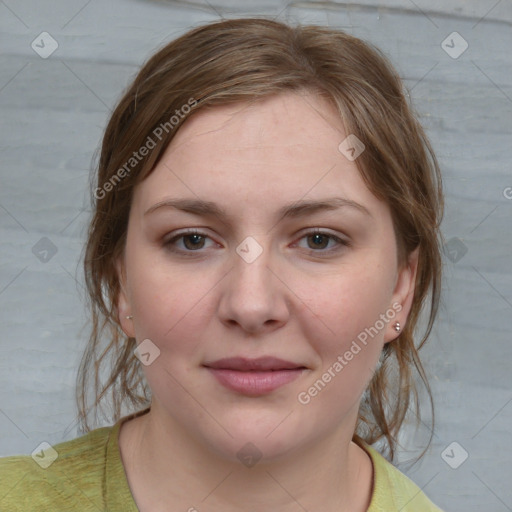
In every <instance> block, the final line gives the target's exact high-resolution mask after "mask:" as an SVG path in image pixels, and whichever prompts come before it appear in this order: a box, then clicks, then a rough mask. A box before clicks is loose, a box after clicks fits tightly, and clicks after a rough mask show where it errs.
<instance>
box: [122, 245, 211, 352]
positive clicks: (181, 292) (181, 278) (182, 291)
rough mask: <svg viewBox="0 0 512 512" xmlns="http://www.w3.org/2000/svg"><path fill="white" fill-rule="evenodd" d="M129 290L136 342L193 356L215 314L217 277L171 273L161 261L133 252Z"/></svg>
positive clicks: (130, 262)
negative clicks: (213, 303)
mask: <svg viewBox="0 0 512 512" xmlns="http://www.w3.org/2000/svg"><path fill="white" fill-rule="evenodd" d="M128 264H129V265H130V266H131V268H130V267H129V268H128V271H129V272H131V273H130V274H129V275H130V276H131V280H130V290H131V303H132V310H133V315H134V318H135V321H134V326H135V331H136V338H137V341H138V342H140V341H142V340H143V339H146V338H149V339H151V340H152V341H153V342H154V343H155V344H157V345H158V346H159V347H160V349H161V350H166V351H173V352H179V351H181V352H184V351H187V352H191V351H192V348H193V347H194V346H195V345H196V343H195V339H196V338H197V337H198V336H199V333H201V332H204V328H205V323H206V322H207V321H208V316H209V315H210V314H211V311H212V308H213V306H212V304H211V295H212V294H209V293H208V291H209V290H211V289H213V288H214V284H215V279H214V278H213V277H214V276H210V275H209V274H207V273H195V274H192V275H191V274H190V273H189V272H180V271H176V270H173V271H170V268H169V264H168V263H166V262H165V261H162V258H154V257H153V258H151V255H149V254H145V253H144V252H143V251H140V252H139V253H137V252H136V251H134V252H132V258H131V261H129V262H128Z"/></svg>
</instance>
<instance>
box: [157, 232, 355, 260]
mask: <svg viewBox="0 0 512 512" xmlns="http://www.w3.org/2000/svg"><path fill="white" fill-rule="evenodd" d="M192 235H197V236H200V237H202V238H204V239H206V238H209V239H211V238H210V237H209V236H208V235H207V234H206V233H202V232H201V231H198V230H189V231H184V232H182V233H179V234H177V235H175V236H173V237H172V238H170V239H169V240H167V241H165V242H164V246H165V247H166V248H168V249H169V250H170V251H171V252H174V253H179V254H183V255H187V256H193V255H194V253H196V252H197V253H200V252H201V249H202V248H201V249H198V250H197V251H194V250H187V249H176V247H175V244H176V242H177V241H178V240H180V239H182V238H185V237H187V236H192ZM315 235H321V236H323V237H328V238H329V241H331V240H333V241H335V242H336V243H337V244H338V247H335V248H331V249H328V250H324V249H321V250H315V249H306V251H308V252H309V253H310V254H314V255H315V256H322V254H321V253H323V254H325V255H330V254H331V253H333V252H336V251H339V250H340V249H341V248H342V247H350V245H351V244H350V243H349V242H348V241H347V240H344V239H342V238H340V237H338V236H336V235H333V234H332V233H328V232H326V231H322V230H320V229H314V230H311V231H308V232H306V233H304V234H303V235H302V236H301V237H300V238H299V240H302V239H303V238H308V237H310V236H315Z"/></svg>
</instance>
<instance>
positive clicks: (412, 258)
mask: <svg viewBox="0 0 512 512" xmlns="http://www.w3.org/2000/svg"><path fill="white" fill-rule="evenodd" d="M418 259H419V247H417V248H416V249H414V251H413V252H411V254H410V255H409V257H408V258H407V262H406V263H404V265H402V267H401V268H400V269H398V277H397V281H396V285H395V289H394V291H393V297H392V300H391V304H392V305H393V307H392V309H393V310H394V311H396V316H395V317H394V318H393V319H392V320H391V321H390V322H389V323H388V326H387V329H386V333H385V335H384V343H388V342H390V341H392V340H394V339H396V338H397V337H398V336H399V334H400V332H399V331H396V330H395V327H394V326H395V323H396V322H399V323H400V327H401V329H400V330H401V331H402V330H403V329H404V326H405V324H406V322H407V317H408V316H409V311H410V310H411V306H412V301H413V298H414V289H415V285H416V273H417V271H418Z"/></svg>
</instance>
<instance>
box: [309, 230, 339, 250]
mask: <svg viewBox="0 0 512 512" xmlns="http://www.w3.org/2000/svg"><path fill="white" fill-rule="evenodd" d="M331 238H333V237H332V236H330V235H326V234H322V233H315V234H313V235H308V237H307V239H308V246H309V248H310V249H325V248H326V247H327V245H328V244H329V241H330V239H331ZM309 242H311V243H309Z"/></svg>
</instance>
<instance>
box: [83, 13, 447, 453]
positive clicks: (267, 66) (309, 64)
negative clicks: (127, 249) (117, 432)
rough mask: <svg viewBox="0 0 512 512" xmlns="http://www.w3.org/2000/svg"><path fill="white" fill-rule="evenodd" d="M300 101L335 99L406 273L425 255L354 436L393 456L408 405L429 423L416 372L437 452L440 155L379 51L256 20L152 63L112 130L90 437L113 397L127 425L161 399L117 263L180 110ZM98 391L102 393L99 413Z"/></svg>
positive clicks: (96, 259)
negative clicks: (95, 418) (141, 355)
mask: <svg viewBox="0 0 512 512" xmlns="http://www.w3.org/2000/svg"><path fill="white" fill-rule="evenodd" d="M293 91H296V92H299V91H302V92H303V91H306V92H313V93H315V94H317V95H320V96H321V97H323V98H325V99H327V100H328V101H330V102H331V104H332V105H333V106H334V107H335V108H336V110H337V111H338V112H339V115H340V118H341V121H342V123H343V126H344V128H345V131H346V133H347V134H355V135H356V136H357V137H358V138H359V139H360V140H361V141H362V142H363V143H364V144H365V146H366V149H365V151H364V152H363V153H362V154H361V155H360V156H359V157H358V158H357V161H356V163H357V165H358V168H359V170H360V172H361V175H362V177H363V179H364V181H365V183H366V184H367V186H368V188H369V189H370V190H371V191H372V192H373V193H374V195H375V196H376V197H378V198H379V199H382V200H383V201H385V202H386V203H387V204H388V205H389V208H390V210H391V215H392V219H393V224H394V228H395V233H396V238H397V247H398V254H399V264H400V265H402V264H405V262H406V260H407V256H408V255H409V254H410V253H411V252H412V251H413V250H414V249H415V248H417V247H419V262H418V270H417V276H416V283H415V292H414V299H413V303H412V307H411V311H410V314H409V317H408V320H407V323H406V325H405V327H404V329H403V330H402V332H401V333H400V335H399V336H398V337H397V338H396V339H395V340H393V341H391V342H389V343H387V344H386V345H385V346H384V350H383V352H382V355H381V363H382V364H381V365H380V366H379V367H378V368H377V370H376V372H375V374H374V376H373V378H372V380H371V382H370V384H369V387H368V389H367V391H366V393H365V394H364V395H363V399H362V401H361V406H360V411H359V418H358V423H357V428H356V431H355V433H354V436H353V440H354V442H356V443H359V444H361V443H362V442H363V441H364V442H366V443H368V444H370V445H371V444H374V443H376V442H377V441H383V442H384V444H385V448H386V449H387V450H388V452H389V455H388V458H389V459H390V460H393V458H394V454H395V451H396V448H397V443H398V441H397V436H398V433H399V430H400V428H401V426H402V424H403V422H404V420H405V418H406V413H407V411H408V409H409V407H410V405H411V400H412V401H413V403H414V404H415V407H416V411H417V416H419V412H420V411H419V400H418V392H417V388H416V385H415V380H416V377H417V375H419V377H420V379H421V380H422V381H423V383H424V385H425V386H426V390H427V392H428V396H429V399H430V405H431V412H432V424H431V430H430V432H431V434H430V439H429V443H428V444H430V441H431V439H432V434H433V425H434V409H433V401H432V394H431V391H430V387H429V384H428V380H427V377H426V374H425V371H424V369H423V366H422V364H421V361H420V358H419V356H418V350H419V349H420V348H421V347H422V346H423V344H424V343H425V341H426V339H427V337H428V336H429V334H430V332H431V329H432V325H433V322H434V319H435V316H436V314H437V310H438V305H439V294H440V288H441V286H440V285H441V252H440V240H439V224H440V221H441V217H442V209H443V198H442V189H441V176H440V171H439V166H438V164H437V161H436V157H435V155H434V153H433V151H432V148H431V146H430V144H429V141H428V139H427V138H426V136H425V133H424V131H423V129H422V127H421V126H420V124H419V123H418V121H417V119H416V116H415V114H414V113H413V112H412V110H411V107H410V106H409V102H408V100H407V98H406V94H404V91H403V90H402V83H401V80H400V78H399V77H398V75H397V73H396V71H395V70H394V69H393V67H392V66H391V65H390V64H389V62H388V61H387V59H386V57H385V56H384V55H383V54H382V53H381V52H380V51H379V50H378V49H376V48H373V47H372V46H371V45H369V44H367V43H365V42H363V41H361V40H360V39H358V38H355V37H353V36H350V35H348V34H346V33H344V32H342V31H340V30H336V29H331V28H327V27H319V26H296V27H292V26H289V25H285V24H283V23H280V22H277V21H273V20H268V19H256V18H254V19H232V20H224V21H218V22H214V23H211V24H208V25H204V26H200V27H198V28H195V29H192V30H190V31H189V32H187V33H185V34H184V35H182V36H181V37H179V38H178V39H176V40H174V41H172V42H170V43H169V44H167V45H166V46H164V47H163V48H162V49H161V50H159V51H158V52H157V53H156V54H155V55H154V56H152V57H151V58H150V59H149V60H148V61H147V63H146V64H145V65H144V66H143V67H142V69H141V70H140V72H139V73H138V74H137V76H136V77H135V80H134V81H133V83H132V84H131V85H130V86H129V87H128V89H127V90H126V92H125V93H124V95H123V97H122V98H121V100H120V102H119V104H118V105H117V107H116V109H115V110H114V112H113V114H112V116H111V118H110V121H109V123H108V125H107V128H106V131H105V134H104V138H103V142H102V146H101V153H100V158H99V164H98V168H97V174H96V175H95V183H94V185H93V186H94V187H95V192H94V194H93V195H94V199H93V203H94V211H93V216H92V219H91V222H90V225H89V231H88V240H87V244H86V247H85V255H84V270H85V280H86V285H87V292H88V298H89V302H90V304H89V305H90V308H91V313H92V325H91V333H90V339H89V342H88V344H87V347H86V350H85V352H84V354H83V357H82V361H81V364H80V369H79V373H78V378H77V403H78V410H79V420H80V425H81V430H82V431H83V432H86V431H88V430H90V428H91V427H90V425H89V423H88V416H89V412H90V410H94V411H95V412H96V413H97V410H98V408H99V407H100V406H101V403H102V402H103V400H104V399H105V398H107V396H108V393H109V392H110V395H111V399H112V403H111V405H112V406H113V416H112V420H113V421H117V420H118V419H119V418H120V417H121V415H122V411H121V409H122V407H123V406H127V407H128V408H131V409H132V410H133V409H135V410H137V409H141V408H142V407H147V406H149V404H150V401H151V390H150V389H149V387H148V385H147V383H146V381H145V378H144V375H143V372H142V370H141V367H140V364H139V361H138V360H137V358H136V357H135V356H134V353H133V351H134V348H135V346H136V344H135V339H133V338H127V336H126V335H125V334H124V332H123V331H122V330H121V328H120V324H119V320H118V311H117V299H118V294H119V286H120V285H119V281H118V277H117V272H116V267H115V262H116V259H117V258H118V257H119V256H120V255H121V254H122V251H123V248H124V244H125V238H126V232H127V225H128V215H129V211H130V205H131V200H132V194H133V189H134V187H135V186H136V185H137V184H138V183H140V182H141V181H142V180H144V178H145V177H147V176H148V175H149V173H150V172H151V171H152V170H153V169H154V167H155V165H156V164H157V163H158V161H159V159H160V157H161V155H162V153H163V152H164V150H165V149H166V147H167V146H168V144H169V143H170V141H171V140H172V138H173V137H174V135H175V134H176V132H177V130H178V129H179V127H180V126H181V125H182V124H183V122H184V121H185V120H186V119H187V115H183V110H185V109H184V107H183V106H184V105H187V104H189V105H190V104H192V103H193V104H194V105H195V107H194V109H195V110H197V109H205V108H211V107H214V106H215V105H226V104H231V103H237V102H245V103H247V102H254V101H257V100H258V99H261V98H265V97H268V96H270V95H275V94H279V93H285V92H293ZM191 99H192V100H193V101H191ZM194 109H193V110H194ZM189 110H190V109H189ZM187 112H188V111H187ZM173 116H174V118H173V119H174V121H173V122H170V121H169V120H170V119H171V118H172V117H173ZM165 123H167V124H165ZM162 126H166V127H167V128H166V129H165V130H162V129H161V127H162ZM159 127H160V131H161V132H162V133H161V134H160V131H158V129H159ZM156 133H158V134H159V135H160V136H159V137H157V136H156V135H155V134H156ZM149 138H151V140H152V144H151V145H152V146H154V147H152V149H151V150H150V151H149V152H146V154H145V156H144V157H140V155H139V157H140V159H137V161H135V160H130V159H131V158H133V153H134V151H137V150H138V149H139V148H142V147H143V146H144V145H147V143H148V140H149ZM127 162H130V166H129V167H127ZM121 169H125V171H124V172H123V171H121ZM108 183H110V185H107V184H108ZM424 309H426V310H427V311H426V314H427V317H426V318H427V321H426V328H425V329H424V332H423V335H422V336H421V339H420V341H419V342H418V343H417V344H415V342H414V336H413V335H414V334H415V333H414V331H415V328H416V325H417V323H418V319H419V316H420V313H421V312H422V311H423V310H424ZM102 369H103V370H102ZM414 370H415V371H416V373H417V375H416V374H415V372H414ZM102 371H103V372H106V378H104V379H101V375H102ZM91 379H93V386H92V387H91V386H90V381H91ZM88 391H89V392H90V391H92V392H93V396H92V397H91V398H92V400H91V405H90V406H89V405H88V404H89V398H88V396H87V394H88ZM427 447H428V446H427ZM426 449H427V448H425V450H424V451H423V453H425V451H426ZM383 451H385V450H383ZM423 453H422V454H421V455H423ZM421 455H420V456H421Z"/></svg>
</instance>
